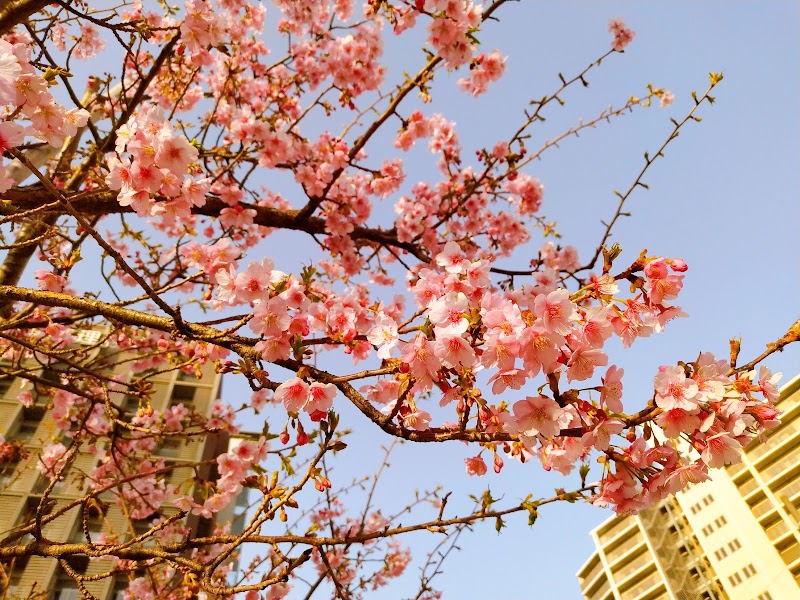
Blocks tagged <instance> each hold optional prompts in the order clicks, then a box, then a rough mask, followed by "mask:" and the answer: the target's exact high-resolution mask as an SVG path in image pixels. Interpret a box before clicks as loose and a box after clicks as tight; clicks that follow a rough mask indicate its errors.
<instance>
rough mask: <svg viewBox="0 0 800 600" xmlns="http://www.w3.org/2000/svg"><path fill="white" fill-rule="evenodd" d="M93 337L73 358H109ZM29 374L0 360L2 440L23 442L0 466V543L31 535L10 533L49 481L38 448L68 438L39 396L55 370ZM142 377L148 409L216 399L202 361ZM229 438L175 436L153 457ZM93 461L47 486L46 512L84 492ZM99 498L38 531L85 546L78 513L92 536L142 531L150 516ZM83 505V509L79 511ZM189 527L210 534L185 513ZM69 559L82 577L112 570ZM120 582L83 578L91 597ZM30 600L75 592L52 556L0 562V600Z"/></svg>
mask: <svg viewBox="0 0 800 600" xmlns="http://www.w3.org/2000/svg"><path fill="white" fill-rule="evenodd" d="M100 337H101V335H100V334H99V332H91V331H90V332H83V335H82V337H81V343H82V345H83V346H84V347H85V348H86V349H87V351H86V352H85V356H82V355H81V352H80V349H78V351H77V354H76V356H77V357H78V358H77V359H75V360H78V361H83V360H90V361H95V362H94V363H93V365H94V366H96V365H97V364H98V363H97V361H102V360H104V353H107V354H109V355H110V354H111V353H112V351H111V350H110V349H109V348H107V347H102V346H101V345H99V344H98V340H99V339H100ZM70 358H73V357H72V356H71V357H70ZM107 373H109V374H112V375H118V376H120V375H121V376H123V377H128V376H129V373H130V360H129V359H128V360H126V359H124V358H122V359H121V358H120V356H119V354H118V353H117V355H116V356H115V357H113V358H112V357H110V356H109V360H108V370H107ZM29 376H30V377H31V378H33V376H35V377H36V379H37V380H38V381H39V383H38V384H36V385H34V384H33V383H27V384H26V383H25V382H24V381H22V380H21V379H20V378H19V377H15V376H14V373H13V369H11V368H10V367H8V365H5V364H0V434H1V435H3V436H4V437H5V438H6V440H8V441H12V440H15V441H19V442H22V445H23V448H24V449H25V453H24V454H27V458H20V459H18V460H12V461H6V462H5V463H4V464H3V463H0V546H8V545H17V544H19V543H24V542H25V541H28V540H30V539H32V538H31V537H30V535H27V536H20V534H19V533H16V531H17V528H18V527H19V526H20V525H23V524H25V523H26V522H27V523H30V521H31V519H32V516H33V515H34V514H35V513H36V511H37V508H38V506H39V503H40V501H41V499H42V493H43V492H44V491H45V489H46V488H47V487H48V485H49V484H50V479H49V478H47V477H44V476H43V475H41V474H40V472H39V471H38V470H37V469H36V468H35V467H36V461H37V460H38V456H39V453H40V451H41V449H42V447H43V446H44V445H46V444H48V443H52V442H58V441H62V442H64V443H68V441H69V440H67V439H63V440H62V439H60V438H59V437H58V431H57V430H56V429H55V426H54V423H53V418H52V416H51V412H50V408H49V407H48V397H47V394H46V393H43V392H46V389H45V386H43V385H42V383H41V382H43V381H48V380H49V381H57V379H55V378H57V377H59V374H58V372H57V371H56V370H53V369H46V368H45V369H39V370H38V372H37V373H34V374H33V375H29ZM149 381H150V383H152V386H153V387H152V393H151V394H150V405H152V407H153V408H154V409H155V410H165V409H166V408H168V407H169V406H171V405H174V404H178V403H183V404H184V406H186V407H190V408H193V409H194V410H195V411H196V412H197V413H199V414H201V415H209V414H210V410H211V405H212V404H213V402H214V400H216V399H217V398H218V397H219V393H220V385H221V376H219V375H217V374H216V373H215V371H214V365H213V364H211V363H208V364H206V365H204V366H203V368H202V378H200V379H198V378H196V377H195V376H194V375H187V374H186V373H183V372H180V371H167V372H164V373H159V372H158V371H156V372H154V374H153V375H152V377H150V378H149ZM26 390H31V391H32V392H33V398H34V403H33V404H32V405H31V406H30V407H27V408H26V407H24V406H22V404H20V402H19V400H18V398H19V394H20V392H22V391H26ZM119 401H120V402H122V403H123V404H126V406H125V407H124V408H125V409H126V410H128V411H134V412H135V411H136V410H138V408H139V402H140V401H139V398H137V397H124V398H123V397H120V398H119ZM169 439H170V438H167V440H169ZM228 443H229V439H228V435H227V434H215V435H211V436H205V437H200V436H198V437H194V438H191V439H190V440H189V441H186V440H183V439H181V440H180V441H175V442H173V443H164V444H162V445H161V446H160V448H159V449H158V450H157V451H156V454H157V455H159V456H161V457H164V458H165V459H166V461H167V464H169V462H171V461H180V462H200V461H203V460H210V459H213V458H214V457H215V456H217V455H219V454H220V453H223V452H226V451H227V450H228ZM96 462H97V458H96V457H95V455H93V454H89V453H80V454H79V455H78V457H77V459H76V460H75V461H74V463H73V464H72V465H71V466H70V467H69V470H68V472H67V474H66V476H65V477H63V478H62V479H61V480H60V481H58V482H57V483H56V484H55V486H54V487H52V489H51V493H50V494H49V499H50V500H52V501H54V506H53V508H52V511H56V510H58V509H59V507H62V506H65V505H66V504H68V503H70V502H72V501H75V500H76V499H78V498H81V497H83V496H84V494H85V492H86V490H87V485H88V484H87V481H86V480H85V478H83V477H80V474H81V473H88V472H91V470H92V469H93V468H94V466H95V465H96ZM201 470H202V469H201ZM193 476H194V472H193V470H192V469H190V468H183V469H175V470H173V471H172V474H171V475H170V483H174V484H175V485H178V484H179V483H181V482H182V481H189V480H191V479H192V478H193ZM200 476H201V477H202V478H209V477H210V476H211V474H210V473H206V474H205V475H204V474H203V473H200ZM100 499H101V500H102V502H101V503H98V506H95V507H91V508H89V507H84V506H81V505H78V506H75V507H74V508H72V509H71V510H69V511H68V512H65V513H64V514H63V515H62V516H60V517H59V518H57V519H55V520H53V521H52V522H50V523H48V524H47V525H46V526H45V527H44V528H43V533H44V536H45V537H46V538H47V539H49V540H51V541H54V542H58V543H67V542H76V543H85V542H86V536H85V533H84V528H83V520H84V518H85V519H86V524H87V527H88V530H89V532H90V535H91V537H92V539H93V540H94V539H96V535H98V534H100V533H101V532H102V533H112V534H114V535H116V536H119V537H120V538H122V539H125V538H127V539H131V538H133V537H135V536H137V535H141V534H143V533H145V532H147V531H148V530H149V528H150V525H149V523H150V519H142V520H135V519H131V518H129V517H128V516H126V515H125V514H124V513H123V510H122V509H121V508H120V507H119V506H118V505H117V503H116V502H115V501H114V499H113V498H112V496H111V495H110V494H108V493H106V494H104V495H102V496H101V497H100ZM84 508H86V509H87V510H86V512H85V513H84ZM52 511H51V512H52ZM162 512H164V513H165V514H170V512H177V511H176V510H173V511H170V509H162ZM228 516H231V515H228ZM188 525H189V526H190V527H191V528H192V530H193V531H194V532H195V533H198V534H200V535H204V534H206V533H210V527H211V525H212V523H211V521H209V520H198V519H197V518H196V517H190V521H189V522H188ZM68 562H69V566H70V568H72V569H74V570H75V571H76V572H79V573H81V574H85V575H92V574H97V573H103V572H107V571H108V570H109V568H110V567H111V563H110V561H108V560H92V561H89V560H88V559H87V558H86V557H74V558H71V559H70V560H69V561H68ZM126 586H127V579H126V578H125V577H120V576H119V575H118V576H116V577H106V578H104V579H101V580H99V581H87V583H86V587H87V588H88V591H89V592H91V593H92V594H93V595H94V596H95V597H96V598H97V599H98V600H112V599H116V598H119V597H121V593H122V590H123V589H125V587H126ZM31 593H32V596H31V595H30V594H31ZM31 597H32V598H36V599H38V600H78V599H79V598H80V597H81V593H80V591H79V590H78V588H77V585H76V583H75V581H74V580H73V579H72V578H71V577H69V575H68V574H67V572H66V571H65V570H64V569H63V568H62V567H61V566H60V565H59V564H58V562H57V561H56V560H55V559H49V558H41V557H31V558H24V559H15V561H13V562H12V563H6V564H1V563H0V600H11V599H12V598H31Z"/></svg>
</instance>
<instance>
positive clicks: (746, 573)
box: [742, 564, 756, 579]
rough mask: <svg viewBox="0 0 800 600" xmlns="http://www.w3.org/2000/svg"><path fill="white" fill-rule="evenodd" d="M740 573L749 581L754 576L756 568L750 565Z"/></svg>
mask: <svg viewBox="0 0 800 600" xmlns="http://www.w3.org/2000/svg"><path fill="white" fill-rule="evenodd" d="M742 573H744V576H745V577H747V578H748V579H750V578H751V577H752V576H753V575H755V574H756V568H755V567H754V566H753V565H752V564H749V565H747V566H746V567H745V568H744V569H742Z"/></svg>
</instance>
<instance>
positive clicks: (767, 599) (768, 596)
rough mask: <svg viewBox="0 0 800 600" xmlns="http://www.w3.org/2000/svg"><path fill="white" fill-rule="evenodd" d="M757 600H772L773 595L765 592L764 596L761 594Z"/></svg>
mask: <svg viewBox="0 0 800 600" xmlns="http://www.w3.org/2000/svg"><path fill="white" fill-rule="evenodd" d="M756 600H772V594H770V593H769V592H764V593H763V594H759V595H758V598H756Z"/></svg>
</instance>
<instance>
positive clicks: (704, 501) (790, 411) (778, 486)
mask: <svg viewBox="0 0 800 600" xmlns="http://www.w3.org/2000/svg"><path fill="white" fill-rule="evenodd" d="M777 407H778V409H779V410H781V411H782V413H783V414H782V416H781V425H780V427H778V428H776V429H774V430H772V431H770V432H769V433H768V435H767V441H766V443H762V442H760V441H758V440H754V441H753V443H751V444H750V445H748V446H747V448H745V451H744V452H743V460H742V462H741V463H739V464H736V465H731V466H729V467H727V468H725V469H720V470H717V471H715V472H714V473H713V480H712V481H707V482H704V483H702V484H698V485H695V486H692V487H690V488H689V489H687V490H685V491H683V492H680V493H678V494H676V495H675V496H674V497H670V498H667V499H666V500H664V501H662V502H660V503H658V504H657V505H655V506H653V507H650V508H649V509H648V510H646V511H643V512H641V513H640V514H638V515H634V516H625V517H613V518H611V519H609V520H607V521H606V522H604V523H602V524H601V525H600V526H599V527H597V528H596V529H594V530H593V531H592V532H591V535H592V539H593V541H594V544H595V548H596V550H595V552H594V553H593V554H592V555H591V557H589V560H587V561H586V563H585V564H584V565H583V567H581V569H580V571H579V572H578V580H579V583H580V586H581V591H582V593H583V596H584V598H587V599H588V600H698V599H702V600H723V599H724V600H785V599H794V598H800V376H798V377H795V378H794V380H792V381H791V382H789V383H788V384H787V385H786V386H785V387H784V388H783V389H782V390H781V397H780V400H779V401H778V403H777Z"/></svg>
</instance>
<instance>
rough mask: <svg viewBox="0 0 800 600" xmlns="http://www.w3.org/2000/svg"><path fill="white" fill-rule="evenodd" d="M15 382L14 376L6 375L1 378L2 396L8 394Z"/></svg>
mask: <svg viewBox="0 0 800 600" xmlns="http://www.w3.org/2000/svg"><path fill="white" fill-rule="evenodd" d="M13 382H14V378H13V377H10V376H8V375H6V376H5V377H4V378H3V379H0V398H2V397H3V396H5V395H6V392H7V391H8V390H10V389H11V384H12V383H13Z"/></svg>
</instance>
